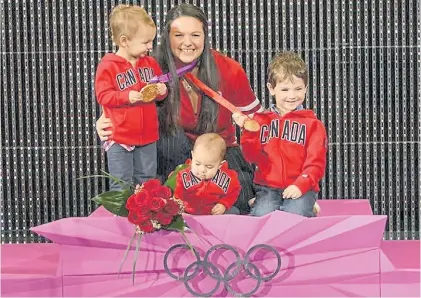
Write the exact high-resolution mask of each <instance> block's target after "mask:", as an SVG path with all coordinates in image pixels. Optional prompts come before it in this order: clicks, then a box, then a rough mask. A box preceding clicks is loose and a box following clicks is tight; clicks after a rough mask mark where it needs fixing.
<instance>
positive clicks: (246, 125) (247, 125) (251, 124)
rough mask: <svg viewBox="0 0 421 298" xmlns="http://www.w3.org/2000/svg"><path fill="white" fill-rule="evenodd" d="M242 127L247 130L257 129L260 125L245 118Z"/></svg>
mask: <svg viewBox="0 0 421 298" xmlns="http://www.w3.org/2000/svg"><path fill="white" fill-rule="evenodd" d="M244 129H245V130H248V131H259V129H260V125H259V123H258V122H257V121H256V120H253V119H247V120H246V121H244Z"/></svg>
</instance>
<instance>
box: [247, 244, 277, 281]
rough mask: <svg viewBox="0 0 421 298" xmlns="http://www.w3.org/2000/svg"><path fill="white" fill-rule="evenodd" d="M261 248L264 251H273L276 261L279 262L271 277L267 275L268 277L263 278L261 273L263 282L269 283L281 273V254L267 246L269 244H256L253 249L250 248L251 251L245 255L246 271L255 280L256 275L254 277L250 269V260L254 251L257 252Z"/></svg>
mask: <svg viewBox="0 0 421 298" xmlns="http://www.w3.org/2000/svg"><path fill="white" fill-rule="evenodd" d="M259 248H263V249H267V250H269V251H271V252H273V253H274V255H275V256H276V259H277V261H278V266H276V269H275V271H274V272H273V273H272V274H269V275H267V276H261V275H260V272H259V276H260V278H261V279H262V280H263V281H268V280H271V279H272V278H274V277H275V276H276V275H277V274H278V273H279V270H281V255H280V254H279V252H278V251H277V250H276V249H275V248H273V247H272V246H270V245H267V244H256V245H255V246H253V247H252V248H250V249H249V250H248V252H247V253H246V254H245V256H244V269H245V270H246V272H247V274H248V275H250V276H251V277H253V278H254V275H253V273H252V272H251V271H250V269H249V268H248V267H249V266H250V265H251V264H252V263H250V261H249V258H250V254H251V253H252V252H253V251H255V250H256V249H259ZM256 278H257V276H256Z"/></svg>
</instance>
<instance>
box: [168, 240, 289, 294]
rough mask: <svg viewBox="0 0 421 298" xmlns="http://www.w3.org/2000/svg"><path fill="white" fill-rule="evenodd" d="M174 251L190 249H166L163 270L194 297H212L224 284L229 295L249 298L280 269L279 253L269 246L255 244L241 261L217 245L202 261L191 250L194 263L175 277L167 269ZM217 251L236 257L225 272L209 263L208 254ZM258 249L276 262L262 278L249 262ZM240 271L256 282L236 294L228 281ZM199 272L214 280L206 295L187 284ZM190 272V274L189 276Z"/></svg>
mask: <svg viewBox="0 0 421 298" xmlns="http://www.w3.org/2000/svg"><path fill="white" fill-rule="evenodd" d="M176 249H187V250H189V249H190V248H189V246H188V245H187V244H176V245H174V246H172V247H171V248H170V249H168V251H167V252H166V253H165V256H164V269H165V271H166V272H167V273H168V275H169V276H171V277H172V278H173V279H175V280H179V281H182V282H183V283H184V285H185V286H186V289H187V290H188V291H189V292H190V293H191V294H192V295H194V296H196V297H210V296H212V295H213V294H215V292H216V291H217V290H218V289H219V286H220V285H221V283H223V284H224V287H225V289H226V290H227V291H228V292H229V293H230V294H231V295H233V296H242V297H249V296H251V295H253V294H255V293H256V292H257V291H258V290H259V288H260V285H261V283H262V281H264V282H266V281H269V280H271V279H273V278H274V277H275V276H276V275H277V274H278V273H279V271H280V269H281V256H280V254H279V252H278V251H277V250H276V249H275V248H273V247H272V246H270V245H266V244H257V245H255V246H253V247H252V248H250V249H249V250H248V251H247V253H246V254H245V255H244V260H242V259H241V257H240V253H239V252H238V251H237V250H236V249H235V248H234V247H232V246H231V245H228V244H218V245H214V246H212V247H211V248H210V249H209V250H208V251H207V252H206V253H205V256H204V259H203V261H202V260H201V259H200V255H199V253H198V252H197V251H196V250H195V249H193V252H194V255H195V257H196V262H193V263H192V264H190V265H189V266H187V268H186V269H185V271H184V274H181V275H180V276H177V275H175V274H174V273H172V272H171V270H170V269H169V267H168V257H169V255H170V253H171V252H173V251H174V250H176ZM218 249H226V250H229V251H232V252H233V253H234V255H235V257H236V261H235V262H233V263H232V264H230V265H229V266H228V267H227V269H226V270H225V272H221V271H220V270H219V268H218V267H217V266H215V265H214V264H213V263H212V262H210V261H209V257H210V254H211V253H212V252H214V251H216V250H218ZM258 249H265V250H268V251H270V252H272V253H273V254H274V255H275V257H276V259H277V261H278V263H277V266H276V269H275V271H274V272H272V273H271V274H269V275H264V276H263V275H262V273H261V272H260V270H259V268H258V267H257V266H256V265H255V264H253V263H252V262H251V260H250V255H251V254H252V253H253V252H254V251H256V250H258ZM242 269H244V271H245V272H246V273H247V275H248V276H250V277H251V278H252V279H254V280H256V285H255V287H254V288H253V289H252V290H251V291H249V292H247V293H240V292H236V291H234V289H233V288H232V286H231V285H230V281H231V280H233V279H234V278H236V277H237V276H238V274H240V272H242ZM201 271H202V272H204V273H205V274H206V275H208V276H209V277H211V278H212V279H214V280H216V285H215V287H214V288H213V289H212V290H210V291H209V292H207V293H198V292H196V291H195V290H193V288H192V287H191V286H190V284H189V281H191V280H192V279H194V278H195V277H197V276H198V275H199V273H200V272H201ZM190 272H192V273H191V274H189V273H190Z"/></svg>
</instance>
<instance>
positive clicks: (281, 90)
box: [267, 76, 307, 115]
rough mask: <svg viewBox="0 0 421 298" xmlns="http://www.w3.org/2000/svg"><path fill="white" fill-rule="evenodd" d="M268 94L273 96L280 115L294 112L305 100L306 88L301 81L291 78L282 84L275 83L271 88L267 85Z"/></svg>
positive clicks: (294, 77)
mask: <svg viewBox="0 0 421 298" xmlns="http://www.w3.org/2000/svg"><path fill="white" fill-rule="evenodd" d="M267 87H268V89H269V92H270V94H271V95H272V96H275V101H276V107H277V108H278V109H279V111H280V112H281V114H282V115H285V114H286V113H289V112H292V111H294V110H295V109H296V108H297V107H298V106H300V105H301V104H302V103H303V102H304V99H305V96H306V92H307V87H306V85H305V84H304V81H303V79H300V78H298V77H296V76H292V78H289V79H287V80H285V81H283V82H277V83H276V86H275V87H274V88H273V87H272V85H271V84H270V83H268V84H267Z"/></svg>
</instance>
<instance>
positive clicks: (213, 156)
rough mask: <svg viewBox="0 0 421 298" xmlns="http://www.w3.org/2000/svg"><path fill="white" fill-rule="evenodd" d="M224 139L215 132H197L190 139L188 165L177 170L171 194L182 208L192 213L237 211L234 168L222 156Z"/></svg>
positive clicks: (233, 212)
mask: <svg viewBox="0 0 421 298" xmlns="http://www.w3.org/2000/svg"><path fill="white" fill-rule="evenodd" d="M225 151H226V143H225V141H224V139H223V138H222V137H221V136H219V135H218V134H216V133H206V134H203V135H200V136H199V137H198V138H197V139H196V142H195V143H194V147H193V151H192V160H191V161H190V160H187V161H186V163H187V164H189V165H190V166H189V167H188V168H186V169H184V170H181V171H180V172H178V173H177V182H176V186H175V190H174V197H176V198H178V199H180V200H182V201H183V203H184V206H185V212H186V213H189V214H195V215H211V214H212V215H220V214H224V213H225V214H240V210H239V209H238V208H236V207H234V206H233V205H234V203H235V201H237V198H238V195H239V194H240V190H241V186H240V182H239V181H238V176H237V172H235V171H234V170H231V169H229V168H228V163H227V162H226V161H225V160H224V156H225Z"/></svg>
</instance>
